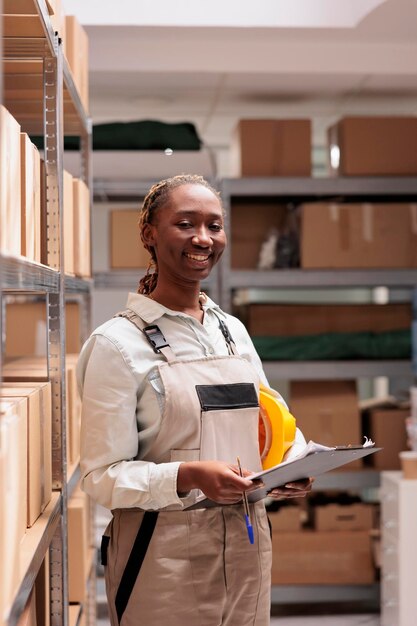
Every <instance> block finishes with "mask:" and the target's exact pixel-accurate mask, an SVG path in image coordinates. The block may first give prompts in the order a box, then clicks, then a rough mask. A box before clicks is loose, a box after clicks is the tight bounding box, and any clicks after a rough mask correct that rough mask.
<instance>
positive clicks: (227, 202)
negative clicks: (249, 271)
mask: <svg viewBox="0 0 417 626" xmlns="http://www.w3.org/2000/svg"><path fill="white" fill-rule="evenodd" d="M220 193H221V197H222V201H223V207H224V211H225V217H224V229H225V232H226V237H227V240H228V242H229V243H228V245H227V246H226V248H225V251H224V252H223V255H222V259H221V261H220V263H219V267H218V294H219V302H218V304H219V306H220V308H221V309H223V311H226V312H227V313H231V310H232V294H231V290H230V279H229V276H230V269H231V259H232V255H231V243H232V227H231V224H232V198H231V194H230V191H229V189H228V187H227V183H226V181H224V180H223V181H222V184H221V188H220Z"/></svg>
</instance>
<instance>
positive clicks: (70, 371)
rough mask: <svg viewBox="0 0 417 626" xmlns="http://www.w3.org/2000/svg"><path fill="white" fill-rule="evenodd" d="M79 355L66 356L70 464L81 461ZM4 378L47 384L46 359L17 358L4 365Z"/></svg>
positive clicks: (67, 438) (67, 427) (67, 432)
mask: <svg viewBox="0 0 417 626" xmlns="http://www.w3.org/2000/svg"><path fill="white" fill-rule="evenodd" d="M77 358H78V355H67V356H66V369H65V382H66V407H65V410H66V416H67V419H66V446H67V447H66V452H67V460H68V462H69V463H70V464H75V463H77V462H78V460H79V450H80V443H79V441H80V419H81V417H80V415H81V402H80V397H79V394H78V388H77V384H76V375H75V366H76V361H77ZM3 378H4V380H5V381H6V382H7V383H9V382H23V383H30V384H29V385H27V386H32V385H33V383H35V382H38V383H39V382H47V381H48V374H47V368H46V359H45V358H44V357H16V358H13V359H9V360H7V361H6V362H5V363H4V367H3Z"/></svg>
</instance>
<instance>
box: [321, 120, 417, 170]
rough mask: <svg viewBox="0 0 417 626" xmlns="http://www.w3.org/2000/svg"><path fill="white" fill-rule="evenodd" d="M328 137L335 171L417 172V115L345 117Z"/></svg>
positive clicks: (331, 162) (331, 161)
mask: <svg viewBox="0 0 417 626" xmlns="http://www.w3.org/2000/svg"><path fill="white" fill-rule="evenodd" d="M327 138H328V154H329V169H330V173H331V174H334V175H336V176H401V175H403V176H414V175H415V174H417V117H406V116H403V117H401V116H389V117H369V116H368V117H344V118H342V119H341V120H339V121H338V122H337V123H336V124H335V125H334V126H331V127H330V128H329V129H328V135H327Z"/></svg>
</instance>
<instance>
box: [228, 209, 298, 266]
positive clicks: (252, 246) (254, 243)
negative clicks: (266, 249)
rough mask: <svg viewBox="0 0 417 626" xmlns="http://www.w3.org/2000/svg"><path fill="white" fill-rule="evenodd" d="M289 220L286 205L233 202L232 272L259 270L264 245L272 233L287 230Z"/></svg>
mask: <svg viewBox="0 0 417 626" xmlns="http://www.w3.org/2000/svg"><path fill="white" fill-rule="evenodd" d="M286 217H287V208H286V206H285V205H283V204H277V203H273V204H271V203H267V202H264V203H256V204H255V203H247V202H238V203H237V202H233V204H232V208H231V220H230V221H231V241H230V244H229V245H230V250H231V252H230V253H231V266H232V269H256V268H257V267H258V262H259V254H260V251H261V246H262V244H263V243H264V241H265V240H266V238H267V237H268V235H269V234H270V232H271V229H274V228H275V229H277V230H280V229H282V228H283V227H284V225H285V221H286Z"/></svg>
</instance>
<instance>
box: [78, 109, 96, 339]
mask: <svg viewBox="0 0 417 626" xmlns="http://www.w3.org/2000/svg"><path fill="white" fill-rule="evenodd" d="M92 128H93V124H92V120H91V118H88V119H87V124H86V127H85V128H83V130H82V133H81V137H80V152H81V180H83V181H84V182H85V184H86V185H87V187H88V190H89V208H90V211H89V216H90V217H89V220H90V250H92V236H93V234H92V233H93V229H92V213H93V173H92V168H91V150H92ZM90 263H91V260H90ZM90 271H91V267H90ZM79 305H80V318H81V338H82V341H83V342H84V341H86V340H87V338H88V336H89V334H90V332H91V308H92V303H91V290H90V289H89V290H88V291H87V292H84V293H83V294H82V295H81V298H80V303H79Z"/></svg>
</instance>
